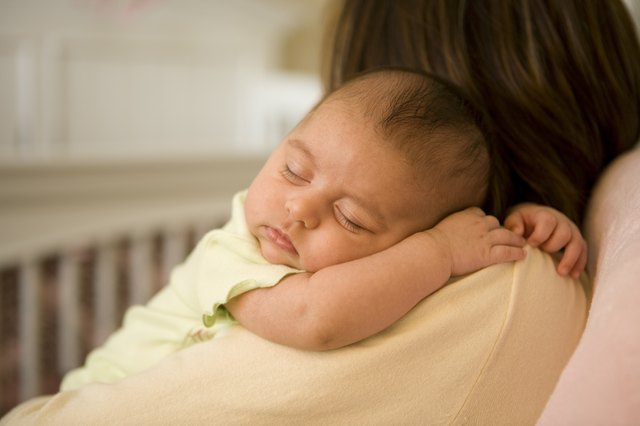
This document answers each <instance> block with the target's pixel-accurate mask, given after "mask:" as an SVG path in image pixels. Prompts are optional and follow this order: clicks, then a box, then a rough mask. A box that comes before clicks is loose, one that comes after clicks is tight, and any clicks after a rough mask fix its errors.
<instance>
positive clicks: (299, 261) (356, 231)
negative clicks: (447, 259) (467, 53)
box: [245, 101, 437, 272]
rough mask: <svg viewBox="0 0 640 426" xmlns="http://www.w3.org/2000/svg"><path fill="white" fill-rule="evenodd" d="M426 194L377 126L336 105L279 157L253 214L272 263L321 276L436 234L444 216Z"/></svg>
mask: <svg viewBox="0 0 640 426" xmlns="http://www.w3.org/2000/svg"><path fill="white" fill-rule="evenodd" d="M423 184H424V182H423ZM422 187H424V185H423V186H422ZM419 188H420V185H419V184H418V182H416V178H415V174H413V173H411V170H410V167H409V166H408V165H407V163H406V162H405V161H404V159H403V158H402V156H401V155H400V154H399V153H398V152H396V151H395V150H394V149H393V148H392V147H390V146H389V145H388V144H386V143H383V142H381V141H380V140H379V136H378V135H377V134H376V133H375V132H374V131H373V129H372V128H371V124H368V123H365V122H363V119H362V118H361V116H360V115H355V114H353V113H351V114H350V113H348V111H347V109H346V106H345V105H344V103H343V102H340V101H333V102H330V103H328V104H326V103H325V104H323V105H321V106H320V107H319V108H317V109H316V110H315V112H314V113H313V114H312V115H311V116H310V117H308V118H307V119H306V120H305V121H303V123H301V124H300V125H299V126H298V127H297V128H295V129H294V130H293V132H291V134H290V135H289V136H288V137H287V138H286V139H285V140H284V141H283V142H282V143H281V144H280V145H279V147H278V148H277V149H276V150H275V151H274V152H273V153H272V155H271V157H270V158H269V159H268V161H267V162H266V164H265V165H264V167H263V168H262V170H261V171H260V173H259V174H258V175H257V177H256V178H255V179H254V181H253V183H252V184H251V186H250V187H249V192H248V194H247V199H246V204H245V213H246V219H247V223H248V226H249V230H250V231H251V233H252V234H253V235H254V236H255V237H256V238H257V239H258V241H259V243H260V249H261V251H262V255H263V256H264V257H265V258H266V259H267V260H268V261H269V262H271V263H275V264H285V265H289V266H292V267H294V268H298V269H302V270H306V271H309V272H315V271H317V270H319V269H321V268H323V267H326V266H329V265H334V264H338V263H342V262H346V261H349V260H353V259H356V258H361V257H364V256H367V255H370V254H373V253H375V252H378V251H380V250H383V249H385V248H388V247H390V246H392V245H393V244H395V243H397V242H399V241H401V240H402V239H404V238H406V237H407V236H409V235H411V234H413V233H415V232H417V231H421V230H424V229H427V228H428V227H430V226H433V225H434V222H435V220H436V217H437V213H435V212H431V210H433V209H432V208H431V206H430V202H429V201H430V200H429V198H431V197H429V196H428V195H427V194H425V192H424V190H423V191H420V190H419Z"/></svg>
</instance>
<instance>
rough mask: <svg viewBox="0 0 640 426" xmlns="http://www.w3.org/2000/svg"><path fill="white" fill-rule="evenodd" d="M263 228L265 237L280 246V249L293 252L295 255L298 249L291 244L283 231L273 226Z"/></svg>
mask: <svg viewBox="0 0 640 426" xmlns="http://www.w3.org/2000/svg"><path fill="white" fill-rule="evenodd" d="M265 229H266V234H267V238H269V240H270V241H271V242H272V243H273V244H275V245H276V246H278V247H280V248H281V249H283V250H285V251H287V252H289V253H291V254H295V255H297V254H298V251H297V250H296V248H295V247H294V246H293V243H292V242H291V240H290V239H289V237H288V236H287V235H286V234H285V233H284V232H282V231H280V230H278V229H275V228H271V227H270V226H267V227H265Z"/></svg>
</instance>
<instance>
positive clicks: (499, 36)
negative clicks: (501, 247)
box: [324, 0, 640, 224]
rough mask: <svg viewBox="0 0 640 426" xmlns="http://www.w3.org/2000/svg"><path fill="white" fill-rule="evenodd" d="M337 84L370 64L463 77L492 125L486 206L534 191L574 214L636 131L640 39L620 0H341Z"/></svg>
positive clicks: (332, 71)
mask: <svg viewBox="0 0 640 426" xmlns="http://www.w3.org/2000/svg"><path fill="white" fill-rule="evenodd" d="M340 7H341V9H340V14H339V16H338V17H337V21H336V24H335V28H334V29H333V30H332V31H331V33H330V34H331V40H332V41H331V45H330V46H331V47H330V51H329V55H328V57H327V58H328V63H327V65H326V66H325V74H326V75H325V76H324V77H325V85H326V86H327V89H331V88H333V87H335V86H337V85H339V84H341V83H342V82H343V81H345V80H348V79H349V78H350V77H351V76H353V75H355V74H357V73H359V72H361V71H364V70H367V69H371V68H377V67H382V66H401V67H409V68H414V69H417V70H423V71H427V72H430V73H433V74H435V75H436V76H438V77H440V78H443V79H446V80H448V81H450V82H451V83H453V84H455V85H457V86H459V87H460V88H461V89H462V90H463V91H464V92H465V94H466V96H467V97H468V98H469V99H470V100H471V102H472V104H473V105H475V106H476V107H477V108H479V109H480V110H482V111H483V113H484V114H485V115H486V120H487V123H488V127H489V134H488V144H489V152H490V155H491V158H492V176H491V183H490V189H489V195H488V197H487V200H486V203H485V209H486V210H488V211H489V212H491V213H493V214H496V215H497V216H499V217H501V218H503V217H504V215H505V213H506V209H507V208H508V207H509V206H512V205H514V204H517V203H519V202H524V201H531V202H537V203H541V204H545V205H549V206H552V207H555V208H556V209H558V210H560V211H562V212H564V213H565V214H566V215H567V216H569V217H570V218H571V219H572V220H574V221H575V222H576V223H578V224H580V223H581V221H582V218H583V214H584V210H585V207H586V202H587V199H588V197H589V195H590V192H591V189H592V187H593V185H594V183H595V180H596V179H597V177H598V175H599V174H600V173H601V172H602V170H603V168H604V167H605V166H606V165H607V164H608V163H609V162H610V161H611V160H612V159H613V158H614V157H616V156H617V155H619V154H620V153H622V152H624V151H625V150H627V149H629V148H631V147H632V146H633V145H634V143H635V142H636V141H637V140H638V137H639V136H640V46H639V44H638V38H637V35H636V33H635V29H634V26H633V25H634V24H633V22H632V20H631V18H630V16H629V13H628V11H627V9H626V7H625V5H624V4H623V3H622V2H621V1H619V0H590V1H584V0H562V1H558V0H343V1H342V2H341V5H340Z"/></svg>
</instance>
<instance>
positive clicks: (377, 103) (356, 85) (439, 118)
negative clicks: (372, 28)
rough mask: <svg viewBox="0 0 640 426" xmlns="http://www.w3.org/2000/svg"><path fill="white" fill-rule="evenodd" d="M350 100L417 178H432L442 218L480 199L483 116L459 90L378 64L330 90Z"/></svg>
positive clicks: (485, 174)
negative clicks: (426, 174) (378, 65)
mask: <svg viewBox="0 0 640 426" xmlns="http://www.w3.org/2000/svg"><path fill="white" fill-rule="evenodd" d="M332 99H336V100H341V101H346V102H352V103H353V104H354V105H356V107H359V108H360V110H361V111H362V114H363V117H364V119H365V120H368V121H370V122H371V123H372V125H373V126H375V130H376V132H377V133H378V134H380V136H381V139H382V140H384V141H387V142H389V143H390V144H392V145H393V146H394V147H395V148H397V149H399V150H400V152H401V153H402V154H404V157H405V160H406V161H407V164H409V165H410V166H411V167H412V169H413V170H414V171H415V174H416V179H419V180H418V182H419V181H420V180H423V179H421V178H423V177H424V176H425V173H429V180H427V182H430V183H431V186H433V182H436V184H435V188H433V187H430V188H425V189H426V190H427V192H426V193H427V194H429V196H435V197H436V199H437V200H438V201H441V202H439V203H438V206H440V207H441V208H442V209H443V210H442V217H444V216H445V215H447V214H449V213H451V212H453V211H457V210H461V209H463V208H466V207H470V206H480V205H482V203H483V202H484V199H485V197H486V192H487V186H488V181H489V167H490V163H489V156H488V150H487V146H486V139H485V137H484V132H483V129H482V120H481V117H480V115H479V114H478V113H477V112H476V110H475V109H474V108H473V107H472V106H471V105H470V103H469V102H468V101H466V100H465V98H464V96H463V95H462V94H461V93H460V92H459V91H458V89H457V88H456V87H454V86H452V85H451V84H449V83H446V82H444V81H441V80H439V79H437V78H435V77H433V76H431V75H428V74H426V73H419V72H415V71H407V70H402V69H383V70H375V71H369V72H366V73H363V74H360V75H358V76H356V77H354V78H353V79H351V80H349V81H347V82H346V83H345V84H343V85H342V86H340V87H339V88H337V89H336V90H335V91H333V92H332V93H330V94H329V95H328V96H327V98H326V100H325V101H329V102H330V101H331V100H332Z"/></svg>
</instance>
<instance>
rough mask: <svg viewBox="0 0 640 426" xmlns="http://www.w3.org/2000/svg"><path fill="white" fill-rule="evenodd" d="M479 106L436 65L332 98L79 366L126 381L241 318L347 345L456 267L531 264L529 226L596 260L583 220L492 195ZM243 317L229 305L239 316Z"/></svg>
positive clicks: (565, 261)
mask: <svg viewBox="0 0 640 426" xmlns="http://www.w3.org/2000/svg"><path fill="white" fill-rule="evenodd" d="M485 144H486V142H485V139H484V137H483V133H482V132H481V130H480V128H479V126H478V123H477V120H476V116H475V114H474V112H473V111H472V109H471V108H469V106H468V105H467V104H466V103H465V101H464V100H463V99H462V98H461V97H460V96H458V95H457V94H456V92H455V90H453V89H452V88H449V87H448V86H447V85H445V84H443V83H440V82H438V81H437V80H434V79H433V78H430V77H428V76H426V75H422V74H417V73H413V72H408V71H401V70H380V71H376V72H370V73H367V74H364V75H362V76H359V77H357V78H355V79H354V80H352V81H350V82H348V83H346V84H345V85H344V86H342V87H340V88H339V89H337V90H336V91H335V92H333V93H331V94H329V95H328V96H327V97H326V98H325V99H323V100H322V102H320V103H319V105H318V106H316V107H315V108H314V109H313V110H312V111H311V112H310V113H309V114H308V115H307V116H306V117H305V118H304V119H303V121H302V122H301V123H300V124H299V125H298V126H297V127H296V128H295V129H294V130H293V131H292V132H291V133H290V134H289V135H288V137H286V138H285V140H284V141H283V142H282V143H281V144H280V146H279V147H278V148H277V149H276V150H275V151H274V152H273V153H272V155H271V156H270V158H269V159H268V161H267V162H266V164H265V165H264V167H263V169H262V170H261V171H260V172H259V174H258V175H257V176H256V178H255V179H254V181H253V183H252V184H251V186H250V187H249V189H248V191H246V193H245V192H243V193H240V194H238V195H237V196H236V197H235V198H234V202H233V211H232V218H231V220H230V222H229V223H228V224H227V225H225V227H224V228H222V229H219V230H214V231H211V232H210V233H208V234H207V235H206V236H205V237H204V238H203V239H202V240H201V241H200V243H199V244H198V246H197V247H196V248H195V249H194V251H193V253H192V254H191V255H190V256H189V258H188V259H187V260H186V261H185V263H184V264H182V265H181V266H179V267H177V268H176V269H175V270H174V272H173V274H172V277H171V281H170V283H169V285H168V286H167V287H166V288H164V289H163V290H162V291H161V292H160V293H159V294H157V295H156V296H155V297H154V298H153V299H152V300H151V301H150V302H149V303H148V304H147V305H146V306H144V307H134V308H131V309H130V310H129V312H128V313H127V315H126V317H125V322H124V325H123V327H122V328H121V329H120V330H119V331H117V332H116V333H114V335H112V336H111V337H110V339H109V340H108V341H107V343H106V344H105V345H104V346H103V347H101V348H99V349H97V350H95V351H94V352H92V353H91V354H90V356H89V358H88V359H87V363H86V365H85V366H84V367H82V368H80V369H78V370H75V371H72V372H71V373H69V374H68V375H67V376H66V377H65V380H64V382H63V386H62V388H63V390H65V389H72V388H77V387H79V386H81V385H83V384H86V383H90V382H115V381H117V380H119V379H121V378H123V377H126V376H128V375H130V374H134V373H136V372H138V371H142V370H144V369H146V368H148V367H150V366H152V365H154V364H156V363H158V362H160V360H162V359H163V358H165V357H167V356H168V355H170V354H171V353H173V352H175V351H177V350H180V349H181V348H183V347H185V346H186V345H188V344H190V343H192V342H195V341H201V340H208V339H209V338H212V337H219V336H221V335H224V332H225V330H226V329H227V328H228V327H230V326H232V325H235V324H237V323H238V322H239V323H240V325H242V326H244V327H246V328H247V329H249V330H250V331H252V332H254V333H256V334H257V335H259V336H262V337H264V338H266V339H268V340H271V341H273V342H276V343H280V344H284V345H288V346H292V347H296V348H302V349H308V350H326V349H334V348H339V347H342V346H345V345H349V344H351V343H354V342H357V341H360V340H362V339H365V338H367V337H369V336H371V335H373V334H376V333H378V332H379V331H381V330H383V329H385V328H386V327H388V326H389V325H391V324H392V323H394V322H395V321H397V320H398V319H399V318H401V317H402V316H403V315H405V314H406V313H407V312H408V311H409V310H410V309H411V308H412V307H413V306H415V305H416V304H417V303H418V302H420V301H421V300H422V299H423V298H425V297H426V296H428V295H430V294H431V293H433V292H435V291H436V290H438V289H439V288H441V287H442V286H443V285H445V284H446V283H447V282H448V281H449V279H450V278H451V277H455V276H459V275H464V274H468V273H471V272H474V271H477V270H479V269H481V268H484V267H487V266H490V265H493V264H496V263H500V262H510V261H516V260H519V259H522V258H523V257H524V256H525V250H524V245H525V237H526V238H528V241H529V243H530V244H532V245H538V244H541V245H542V247H543V248H544V249H545V250H548V251H550V252H554V251H557V250H560V249H562V248H564V255H563V258H562V260H561V261H560V263H559V265H558V268H559V271H561V272H562V273H563V274H567V273H571V274H572V275H575V274H577V273H579V272H580V271H581V270H582V269H583V268H584V261H585V253H586V250H585V247H584V241H583V240H582V237H581V236H580V233H579V231H577V228H576V227H575V225H573V224H572V223H571V222H570V221H569V220H568V219H567V218H566V217H564V216H563V215H561V214H560V213H558V212H556V211H555V210H552V209H549V208H545V207H540V206H534V205H524V206H519V207H516V208H515V210H514V211H513V213H512V214H511V215H510V216H509V218H508V219H507V223H509V226H510V228H511V229H513V231H511V230H509V229H507V228H504V227H501V226H500V224H499V223H498V220H497V219H496V218H495V217H493V216H488V215H485V214H484V213H483V212H482V210H480V209H479V208H478V207H474V206H478V205H481V203H482V201H483V199H484V197H485V193H486V191H487V182H488V174H489V173H490V161H489V158H488V154H487V149H486V146H485ZM229 313H230V314H231V315H229Z"/></svg>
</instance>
